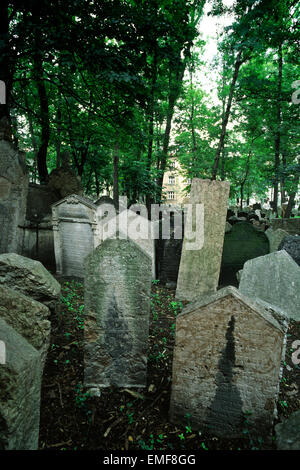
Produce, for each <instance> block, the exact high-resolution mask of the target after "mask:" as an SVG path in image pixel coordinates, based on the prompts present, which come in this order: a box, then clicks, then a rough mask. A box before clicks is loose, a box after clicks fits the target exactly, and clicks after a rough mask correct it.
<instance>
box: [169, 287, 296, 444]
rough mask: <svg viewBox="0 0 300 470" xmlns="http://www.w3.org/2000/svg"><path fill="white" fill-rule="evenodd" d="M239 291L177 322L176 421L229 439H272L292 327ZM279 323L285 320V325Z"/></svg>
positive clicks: (212, 299)
mask: <svg viewBox="0 0 300 470" xmlns="http://www.w3.org/2000/svg"><path fill="white" fill-rule="evenodd" d="M271 312H272V309H269V310H268V309H267V308H265V306H263V305H261V304H260V303H259V302H257V301H256V302H253V301H251V300H250V299H249V298H248V297H245V296H244V295H242V294H241V293H240V292H239V291H238V290H237V289H235V288H234V287H231V286H229V287H226V288H224V289H221V290H219V291H218V292H217V293H216V294H213V295H210V296H208V297H205V298H203V299H202V300H201V301H198V302H194V303H192V304H190V305H189V306H187V307H186V308H185V309H184V310H183V312H182V313H181V314H179V315H178V317H177V320H176V342H175V349H174V356H173V377H172V393H171V403H170V415H169V416H170V420H171V421H172V422H173V423H175V424H182V422H183V421H184V420H185V419H186V418H185V416H186V415H187V414H189V421H190V423H191V426H192V428H193V429H195V430H198V429H201V431H204V430H205V431H208V432H209V433H212V434H213V435H219V436H221V437H242V435H243V434H242V433H243V430H244V429H245V427H246V425H245V419H246V418H247V421H248V425H247V429H248V430H249V432H253V431H255V433H256V434H258V433H259V435H261V433H269V432H270V430H271V427H272V423H273V419H274V416H275V414H276V402H277V398H278V391H279V381H280V376H281V373H282V361H283V360H284V353H285V339H286V331H287V326H288V325H287V323H286V321H285V319H284V318H283V317H281V315H280V313H278V314H277V315H276V316H275V315H272V313H271ZM278 320H279V321H278Z"/></svg>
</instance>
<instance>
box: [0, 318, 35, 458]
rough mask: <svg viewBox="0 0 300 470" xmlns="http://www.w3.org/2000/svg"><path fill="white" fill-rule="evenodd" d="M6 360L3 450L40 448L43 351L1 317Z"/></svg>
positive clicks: (0, 381) (0, 397)
mask: <svg viewBox="0 0 300 470" xmlns="http://www.w3.org/2000/svg"><path fill="white" fill-rule="evenodd" d="M0 340H1V341H2V342H3V344H5V349H6V355H5V363H4V364H3V363H1V364H0V450H37V448H38V441H39V424H40V399H41V377H42V373H41V363H42V360H41V355H40V353H39V352H38V351H37V350H36V349H35V348H34V347H33V346H31V344H29V343H28V342H27V341H26V339H25V338H23V336H21V335H20V334H19V333H17V332H16V331H15V330H14V329H13V328H12V327H11V326H10V325H8V324H7V323H6V321H5V320H3V319H2V318H0Z"/></svg>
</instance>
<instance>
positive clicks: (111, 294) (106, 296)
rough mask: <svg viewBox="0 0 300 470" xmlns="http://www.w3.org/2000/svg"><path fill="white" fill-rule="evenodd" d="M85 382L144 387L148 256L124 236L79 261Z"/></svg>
mask: <svg viewBox="0 0 300 470" xmlns="http://www.w3.org/2000/svg"><path fill="white" fill-rule="evenodd" d="M85 271H86V272H85V330H84V336H85V359H84V361H85V371H84V374H85V375H84V381H85V386H86V387H87V388H89V389H90V390H91V393H92V394H96V395H97V394H98V393H99V390H100V389H101V388H102V387H109V386H117V387H144V386H145V385H146V371H147V349H148V332H149V311H150V291H151V259H150V257H149V256H148V255H147V254H146V253H145V252H144V251H142V250H141V249H140V248H139V247H138V246H137V245H136V244H134V243H133V242H132V241H130V240H120V239H106V240H105V241H104V242H103V243H101V245H99V246H98V247H97V248H96V249H95V250H94V251H93V252H92V253H91V254H90V255H89V256H88V257H87V259H86V262H85Z"/></svg>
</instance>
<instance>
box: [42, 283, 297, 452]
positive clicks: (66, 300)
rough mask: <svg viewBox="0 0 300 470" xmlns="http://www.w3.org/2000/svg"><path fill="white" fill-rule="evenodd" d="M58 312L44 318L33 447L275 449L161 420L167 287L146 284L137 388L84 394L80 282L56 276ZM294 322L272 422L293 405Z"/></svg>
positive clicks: (170, 342)
mask: <svg viewBox="0 0 300 470" xmlns="http://www.w3.org/2000/svg"><path fill="white" fill-rule="evenodd" d="M60 282H61V284H62V301H61V312H60V313H58V314H57V315H56V317H54V318H52V337H51V346H50V351H49V354H48V358H47V363H46V366H45V370H44V376H43V386H42V402H41V423H40V442H39V449H41V450H98V451H99V450H102V451H126V450H129V451H130V450H148V451H149V450H157V451H158V450H163V451H173V452H185V453H187V452H189V451H192V450H193V451H195V450H197V451H203V452H205V451H206V450H207V449H208V450H226V451H228V450H255V449H259V450H265V449H268V450H270V449H271V450H276V446H275V438H274V431H273V437H272V439H271V440H268V439H266V438H265V437H264V436H257V435H255V436H251V435H249V433H248V432H247V429H246V428H245V433H244V435H243V437H241V438H240V439H236V440H229V439H220V438H218V437H216V436H209V435H206V434H205V433H201V432H199V431H194V430H193V429H191V428H190V426H189V423H188V417H187V420H186V422H182V425H181V426H180V427H179V426H175V425H174V424H171V423H170V422H169V419H168V410H169V400H170V390H171V374H172V353H173V346H174V335H175V321H176V315H177V314H178V313H179V311H180V310H181V308H182V307H183V305H182V304H180V303H179V302H176V300H175V298H174V294H175V292H174V290H172V289H168V288H166V287H163V286H160V284H159V283H154V284H153V286H152V298H151V322H150V335H149V356H148V383H147V387H146V388H144V389H139V390H132V389H131V390H130V389H113V388H109V389H104V390H103V392H102V395H101V397H100V398H96V397H89V396H88V393H87V391H86V390H85V389H84V386H83V367H84V366H83V327H84V299H83V285H82V283H80V282H78V280H70V279H69V280H60ZM299 339H300V324H299V323H294V322H292V323H291V324H290V327H289V331H288V340H287V354H286V361H285V364H284V372H283V377H282V380H281V384H280V395H279V400H278V418H277V419H276V420H275V423H274V425H275V424H276V423H277V422H279V421H282V420H284V419H285V418H287V417H288V416H289V415H290V414H291V413H292V412H294V411H296V410H299V409H300V394H299V387H300V374H299V366H296V365H295V364H294V363H293V362H292V358H291V354H292V350H291V348H292V344H293V342H294V341H295V340H299Z"/></svg>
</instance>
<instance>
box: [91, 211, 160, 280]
mask: <svg viewBox="0 0 300 470" xmlns="http://www.w3.org/2000/svg"><path fill="white" fill-rule="evenodd" d="M106 212H107V215H105V214H106ZM96 219H97V231H96V236H95V237H96V241H95V246H98V245H99V244H101V243H102V242H103V240H105V239H106V238H114V237H116V238H120V239H129V240H131V241H133V242H134V243H135V244H136V245H137V246H139V247H140V248H141V249H142V250H143V251H144V252H145V253H147V254H148V255H149V256H150V258H151V260H152V268H151V270H152V278H153V279H155V277H156V268H155V240H154V238H153V223H152V222H151V221H149V220H148V219H147V218H146V217H144V216H143V215H141V214H138V213H137V212H135V211H134V210H132V209H126V208H123V210H121V211H120V213H119V214H117V213H116V211H115V208H114V206H113V205H112V204H111V203H106V202H105V203H101V204H98V206H97V210H96Z"/></svg>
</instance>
